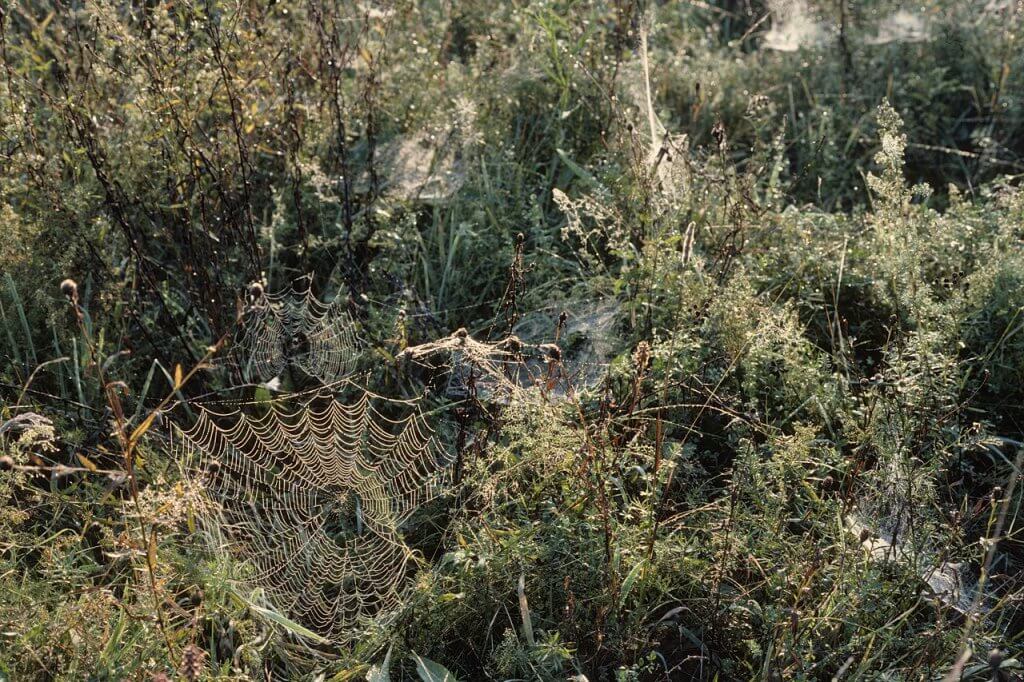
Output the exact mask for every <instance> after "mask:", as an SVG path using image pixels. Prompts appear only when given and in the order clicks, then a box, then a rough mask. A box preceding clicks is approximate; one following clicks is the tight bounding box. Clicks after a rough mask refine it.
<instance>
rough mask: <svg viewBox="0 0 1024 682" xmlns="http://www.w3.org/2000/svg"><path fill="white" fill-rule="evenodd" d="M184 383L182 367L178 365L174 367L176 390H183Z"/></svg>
mask: <svg viewBox="0 0 1024 682" xmlns="http://www.w3.org/2000/svg"><path fill="white" fill-rule="evenodd" d="M181 383H182V372H181V365H180V364H177V365H175V366H174V388H181Z"/></svg>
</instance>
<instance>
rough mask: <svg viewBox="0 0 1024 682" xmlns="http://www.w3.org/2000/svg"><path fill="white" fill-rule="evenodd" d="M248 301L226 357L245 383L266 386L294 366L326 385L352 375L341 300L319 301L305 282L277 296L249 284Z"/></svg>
mask: <svg viewBox="0 0 1024 682" xmlns="http://www.w3.org/2000/svg"><path fill="white" fill-rule="evenodd" d="M297 284H298V283H297ZM249 300H250V303H249V305H248V306H246V308H245V310H244V311H243V313H242V318H241V321H240V324H239V325H238V328H237V330H236V333H235V336H234V339H233V340H232V344H231V345H232V348H231V352H230V353H229V355H228V362H229V363H230V364H232V365H234V366H235V367H237V368H238V370H239V372H240V375H241V378H242V379H243V380H244V381H246V382H249V383H266V382H269V381H272V380H273V379H275V378H277V377H280V376H281V375H282V374H283V373H284V372H285V371H286V370H287V369H288V368H289V367H295V368H298V369H300V370H302V372H304V373H305V374H307V375H309V376H311V377H314V378H316V379H318V380H320V381H321V382H323V383H325V384H331V383H334V382H336V381H338V380H340V379H342V378H344V377H345V376H347V375H348V374H349V373H350V372H351V371H352V369H353V368H354V365H355V359H356V356H357V354H358V346H357V343H356V338H355V334H354V333H353V327H354V324H353V322H352V318H351V317H350V316H349V314H348V312H347V311H346V310H345V303H344V301H343V300H340V299H339V298H337V297H336V298H334V299H333V300H332V301H331V302H329V303H324V302H322V301H320V300H319V299H318V298H317V297H316V296H314V295H313V292H312V290H311V288H310V287H309V286H308V283H307V284H306V286H305V288H304V290H302V291H299V290H296V288H294V287H293V288H292V289H291V290H286V291H283V292H278V293H276V294H268V293H265V292H264V291H263V288H262V287H261V286H260V285H258V284H254V285H253V286H252V287H250V289H249Z"/></svg>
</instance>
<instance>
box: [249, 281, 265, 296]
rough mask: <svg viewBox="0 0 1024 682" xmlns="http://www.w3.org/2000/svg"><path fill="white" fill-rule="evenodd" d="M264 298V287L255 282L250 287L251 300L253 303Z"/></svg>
mask: <svg viewBox="0 0 1024 682" xmlns="http://www.w3.org/2000/svg"><path fill="white" fill-rule="evenodd" d="M262 296H263V285H262V284H260V283H259V282H253V283H252V284H250V285H249V298H250V299H252V300H253V301H256V300H259V299H260V298H261V297H262Z"/></svg>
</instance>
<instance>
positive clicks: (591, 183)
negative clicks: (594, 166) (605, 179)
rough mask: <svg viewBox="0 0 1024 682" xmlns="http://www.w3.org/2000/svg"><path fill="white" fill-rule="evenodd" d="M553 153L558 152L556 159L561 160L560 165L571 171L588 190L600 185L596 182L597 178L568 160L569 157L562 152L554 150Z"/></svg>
mask: <svg viewBox="0 0 1024 682" xmlns="http://www.w3.org/2000/svg"><path fill="white" fill-rule="evenodd" d="M555 151H556V152H558V158H560V159H561V160H562V163H564V164H565V165H566V167H567V168H568V169H569V170H571V171H572V174H573V175H575V176H576V177H577V178H579V179H580V180H582V181H583V184H584V185H586V186H587V187H588V188H593V187H599V186H600V185H601V183H599V182H598V181H597V178H595V177H594V176H593V175H592V174H591V173H590V171H588V170H587V169H586V168H584V167H583V166H581V165H579V164H578V163H576V162H575V161H573V160H572V159H570V158H569V155H568V154H566V153H565V152H564V151H563V150H561V149H556V150H555Z"/></svg>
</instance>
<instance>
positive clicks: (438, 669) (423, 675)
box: [411, 652, 459, 682]
mask: <svg viewBox="0 0 1024 682" xmlns="http://www.w3.org/2000/svg"><path fill="white" fill-rule="evenodd" d="M411 658H412V660H414V661H416V672H417V673H419V676H420V679H421V680H422V681H423V682H459V681H458V679H457V678H456V677H455V675H453V674H452V673H451V672H450V671H449V670H448V668H446V667H444V666H443V665H441V664H440V663H436V662H434V661H432V660H430V659H429V658H423V657H422V656H420V655H419V654H417V653H416V652H413V653H412V656H411Z"/></svg>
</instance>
